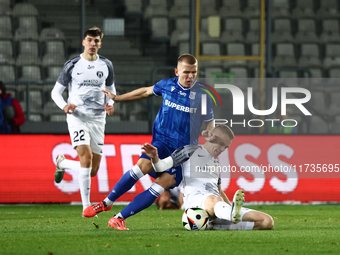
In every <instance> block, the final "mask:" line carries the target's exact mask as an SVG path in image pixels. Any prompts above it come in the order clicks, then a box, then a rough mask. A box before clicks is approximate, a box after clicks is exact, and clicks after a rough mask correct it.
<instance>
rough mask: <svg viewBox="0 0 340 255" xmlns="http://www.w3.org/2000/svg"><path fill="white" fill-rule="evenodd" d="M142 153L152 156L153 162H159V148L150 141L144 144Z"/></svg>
mask: <svg viewBox="0 0 340 255" xmlns="http://www.w3.org/2000/svg"><path fill="white" fill-rule="evenodd" d="M142 153H143V154H145V155H146V156H148V157H149V158H151V159H152V161H153V162H157V161H158V159H159V158H158V151H157V148H156V147H155V146H153V145H151V144H149V143H145V144H143V145H142Z"/></svg>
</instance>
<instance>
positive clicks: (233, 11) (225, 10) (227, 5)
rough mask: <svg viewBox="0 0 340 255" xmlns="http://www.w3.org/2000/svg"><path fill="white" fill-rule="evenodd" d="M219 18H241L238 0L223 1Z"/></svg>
mask: <svg viewBox="0 0 340 255" xmlns="http://www.w3.org/2000/svg"><path fill="white" fill-rule="evenodd" d="M219 16H220V17H222V18H225V17H228V18H230V17H240V18H241V17H243V12H242V10H241V6H240V1H239V0H223V3H222V7H221V8H220V11H219Z"/></svg>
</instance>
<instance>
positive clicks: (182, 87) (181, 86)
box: [177, 78, 197, 90]
mask: <svg viewBox="0 0 340 255" xmlns="http://www.w3.org/2000/svg"><path fill="white" fill-rule="evenodd" d="M196 83H197V80H195V81H194V84H192V86H191V87H190V88H185V87H183V86H182V85H181V84H180V83H179V80H178V78H177V85H178V86H180V87H181V88H182V89H183V90H190V89H192V88H193V87H194V86H195V85H196Z"/></svg>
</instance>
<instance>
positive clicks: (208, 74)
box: [200, 66, 223, 79]
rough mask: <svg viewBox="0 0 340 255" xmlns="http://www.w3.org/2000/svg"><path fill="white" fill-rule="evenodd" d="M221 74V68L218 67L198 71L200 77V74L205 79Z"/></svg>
mask: <svg viewBox="0 0 340 255" xmlns="http://www.w3.org/2000/svg"><path fill="white" fill-rule="evenodd" d="M222 72H223V66H220V67H213V66H211V67H205V68H203V69H202V71H200V75H201V73H202V76H203V77H205V78H206V79H209V78H212V75H213V74H216V73H222Z"/></svg>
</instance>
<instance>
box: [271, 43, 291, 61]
mask: <svg viewBox="0 0 340 255" xmlns="http://www.w3.org/2000/svg"><path fill="white" fill-rule="evenodd" d="M275 46H276V56H275V58H274V60H273V63H272V65H273V67H282V66H286V67H292V66H296V58H295V50H294V45H293V44H292V43H278V44H276V45H275Z"/></svg>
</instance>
